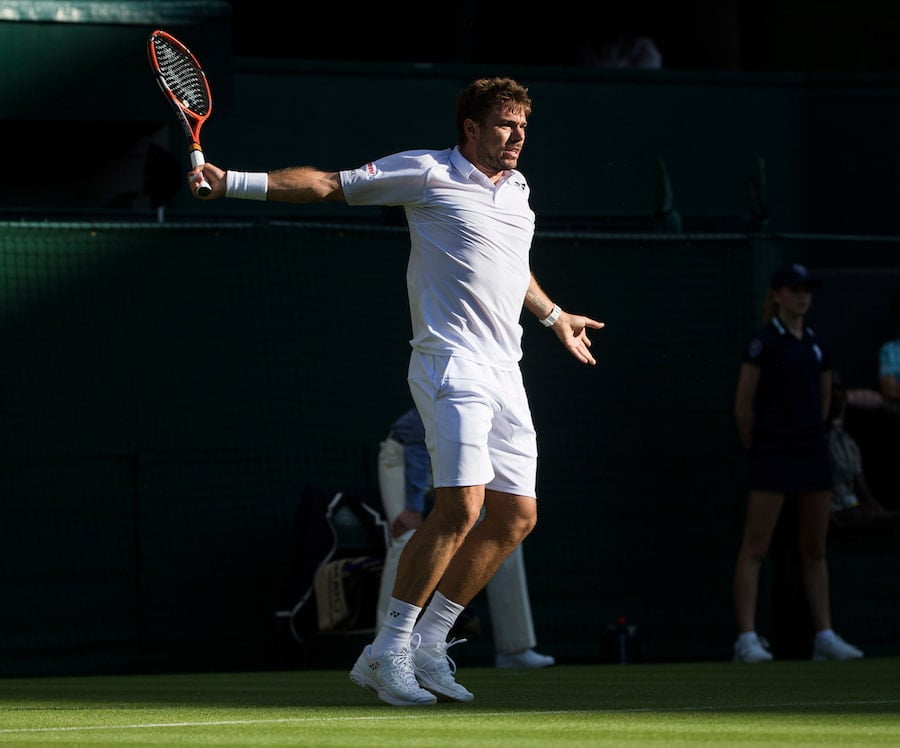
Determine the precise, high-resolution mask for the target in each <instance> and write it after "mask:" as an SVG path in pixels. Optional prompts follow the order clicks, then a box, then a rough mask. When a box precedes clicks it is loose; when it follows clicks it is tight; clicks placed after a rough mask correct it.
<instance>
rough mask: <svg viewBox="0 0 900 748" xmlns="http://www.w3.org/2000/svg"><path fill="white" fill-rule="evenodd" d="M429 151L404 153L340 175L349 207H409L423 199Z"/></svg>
mask: <svg viewBox="0 0 900 748" xmlns="http://www.w3.org/2000/svg"><path fill="white" fill-rule="evenodd" d="M433 162H434V159H433V158H432V157H431V155H430V152H429V151H404V152H403V153H395V154H393V155H391V156H384V157H383V158H380V159H378V160H376V161H370V162H369V163H367V164H363V165H362V166H360V167H359V168H358V169H348V170H344V171H342V172H341V173H340V176H341V187H342V188H343V190H344V199H345V200H346V201H347V205H407V204H411V203H416V202H418V201H419V200H421V199H422V196H423V194H424V192H425V183H426V180H427V177H428V170H429V169H430V168H431V166H432V165H433Z"/></svg>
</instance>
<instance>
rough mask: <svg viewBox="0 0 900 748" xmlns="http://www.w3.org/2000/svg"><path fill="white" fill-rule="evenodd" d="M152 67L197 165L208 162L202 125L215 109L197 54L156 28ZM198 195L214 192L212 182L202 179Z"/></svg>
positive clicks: (152, 37) (151, 49)
mask: <svg viewBox="0 0 900 748" xmlns="http://www.w3.org/2000/svg"><path fill="white" fill-rule="evenodd" d="M147 54H148V56H149V57H150V67H151V68H152V69H153V72H154V73H155V74H156V82H157V83H158V84H159V87H160V89H162V92H163V95H164V96H165V98H166V99H168V101H169V103H170V104H171V105H172V108H173V109H174V110H175V114H176V115H177V116H178V121H179V122H181V126H182V128H183V129H184V134H185V135H187V138H188V142H189V143H190V153H191V164H192V166H193V167H194V168H196V167H198V166H202V165H203V164H204V163H206V159H205V158H204V156H203V149H202V148H201V147H200V128H201V127H203V123H204V122H206V120H208V119H209V115H210V114H211V113H212V93H211V92H210V90H209V81H207V79H206V73H205V72H203V68H202V67H200V63H199V62H198V61H197V58H196V57H194V55H193V54H192V53H191V51H190V50H189V49H188V48H187V47H185V46H184V44H182V43H181V42H180V41H178V39H176V38H175V37H174V36H172V35H171V34H169V33H166V32H165V31H160V30H157V31H154V32H153V33H152V34H150V40H149V42H148V43H147ZM195 189H196V191H197V194H198V195H201V196H202V195H208V194H209V193H210V192H212V188H211V187H210V186H209V182H207V181H206V180H205V179H203V180H201V181H200V182H199V183H198V184H197V187H196V188H195Z"/></svg>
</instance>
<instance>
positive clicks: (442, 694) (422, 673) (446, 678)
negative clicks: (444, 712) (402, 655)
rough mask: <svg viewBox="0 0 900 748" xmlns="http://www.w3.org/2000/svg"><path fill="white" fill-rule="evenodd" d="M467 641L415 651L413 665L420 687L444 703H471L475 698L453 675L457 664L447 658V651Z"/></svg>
mask: <svg viewBox="0 0 900 748" xmlns="http://www.w3.org/2000/svg"><path fill="white" fill-rule="evenodd" d="M465 641H466V640H465V639H454V640H453V641H451V642H450V643H449V644H448V643H447V642H438V643H437V644H433V645H431V646H430V647H418V648H417V649H415V650H414V651H413V665H414V667H415V671H416V680H418V681H419V685H420V686H422V688H425V689H427V690H429V691H431V693H433V694H435V695H436V696H437V697H438V698H439V699H442V700H444V701H471V700H472V699H474V698H475V694H473V693H472V692H471V691H469V690H468V689H466V688H464V687H463V686H461V685H460V684H459V683H457V682H456V679H455V678H454V677H453V674H454V673H455V672H456V663H455V662H453V660H451V659H450V657H448V656H447V650H448V649H450V647H452V646H454V645H455V644H463V643H464V642H465Z"/></svg>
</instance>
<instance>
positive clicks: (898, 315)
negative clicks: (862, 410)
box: [878, 286, 900, 403]
mask: <svg viewBox="0 0 900 748" xmlns="http://www.w3.org/2000/svg"><path fill="white" fill-rule="evenodd" d="M891 315H892V316H893V318H894V320H895V321H896V322H897V323H898V324H900V286H898V287H897V288H896V289H894V295H893V296H892V297H891ZM878 381H879V383H880V385H881V394H882V395H884V396H885V397H886V398H887V399H888V400H889V401H891V402H893V403H900V337H897V338H894V339H893V340H888V341H887V342H886V343H884V344H883V345H882V346H881V348H880V349H879V351H878Z"/></svg>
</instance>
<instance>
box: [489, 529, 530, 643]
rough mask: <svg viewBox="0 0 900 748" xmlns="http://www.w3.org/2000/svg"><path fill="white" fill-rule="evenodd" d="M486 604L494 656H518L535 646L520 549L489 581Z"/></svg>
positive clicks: (523, 555) (516, 550)
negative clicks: (488, 611)
mask: <svg viewBox="0 0 900 748" xmlns="http://www.w3.org/2000/svg"><path fill="white" fill-rule="evenodd" d="M487 600H488V610H490V613H491V626H492V628H493V631H494V649H495V650H496V652H497V654H512V653H514V652H521V651H523V650H525V649H531V648H532V647H534V646H535V644H537V637H536V636H535V633H534V621H533V620H532V617H531V602H530V601H529V598H528V583H527V581H526V579H525V554H524V553H523V552H522V546H521V545H519V546H518V547H516V549H515V550H514V551H513V552H512V553H510V554H509V556H508V557H507V558H506V560H505V561H504V562H503V563H502V564H500V568H499V569H497V572H496V573H495V574H494V576H493V577H491V581H490V582H488V584H487Z"/></svg>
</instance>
